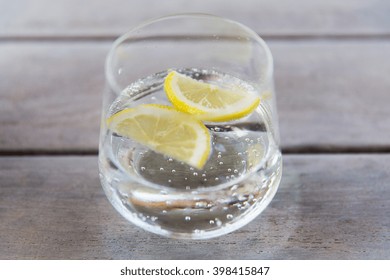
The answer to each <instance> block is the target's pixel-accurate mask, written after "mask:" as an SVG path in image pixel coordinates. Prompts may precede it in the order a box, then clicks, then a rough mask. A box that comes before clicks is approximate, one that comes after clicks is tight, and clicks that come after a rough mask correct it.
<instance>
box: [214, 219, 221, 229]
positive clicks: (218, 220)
mask: <svg viewBox="0 0 390 280" xmlns="http://www.w3.org/2000/svg"><path fill="white" fill-rule="evenodd" d="M215 223H216V224H217V226H219V227H220V226H222V222H221V220H220V219H215Z"/></svg>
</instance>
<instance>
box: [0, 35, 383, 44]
mask: <svg viewBox="0 0 390 280" xmlns="http://www.w3.org/2000/svg"><path fill="white" fill-rule="evenodd" d="M121 35H122V34H102V35H89V34H79V35H27V34H26V35H3V36H1V35H0V43H4V42H111V41H114V40H116V39H117V38H118V37H119V36H121ZM258 35H259V36H260V37H261V38H263V39H264V40H266V41H388V40H390V33H379V34H368V33H367V34H364V33H360V34H348V33H345V34H295V35H294V34H258Z"/></svg>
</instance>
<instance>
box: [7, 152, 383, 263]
mask: <svg viewBox="0 0 390 280" xmlns="http://www.w3.org/2000/svg"><path fill="white" fill-rule="evenodd" d="M96 162H97V158H96V157H95V156H84V157H77V156H66V157H33V158H20V157H3V158H1V159H0V181H1V188H0V205H1V208H0V209H1V211H0V217H1V225H0V227H1V232H2V235H1V242H0V252H1V256H2V258H5V259H8V258H15V257H17V258H22V259H25V258H27V259H57V258H61V259H80V258H82V259H84V258H87V259H101V258H104V259H145V258H146V259H339V258H342V259H343V258H345V259H383V258H388V257H389V250H390V246H389V241H390V240H389V227H390V221H389V219H388V213H390V204H389V203H388V202H389V197H390V188H389V186H388V182H389V181H390V156H389V155H380V156H377V155H322V156H319V155H288V156H285V158H284V167H285V169H284V171H285V172H284V175H283V182H282V184H281V187H280V190H279V191H278V193H277V195H276V196H275V198H274V200H273V201H272V202H271V204H270V206H269V207H268V208H267V209H266V210H265V212H264V213H263V214H262V215H260V216H259V217H258V218H256V219H255V220H254V221H253V222H252V223H250V224H249V225H247V226H245V227H244V228H242V229H241V230H239V231H236V232H234V233H231V234H229V235H227V236H224V237H220V238H215V239H210V240H204V241H178V240H171V239H167V238H164V237H159V236H156V235H154V234H149V233H146V232H144V231H143V230H141V229H139V228H137V227H135V226H133V225H131V224H129V223H127V222H126V221H124V219H123V218H122V217H120V215H119V214H117V213H116V211H114V209H113V208H112V206H111V205H110V204H109V202H108V201H107V199H106V197H105V196H104V194H103V191H102V189H101V187H100V185H99V180H98V176H97V172H96V170H97V163H96ZM313 162H315V164H313Z"/></svg>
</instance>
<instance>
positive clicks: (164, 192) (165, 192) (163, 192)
mask: <svg viewBox="0 0 390 280" xmlns="http://www.w3.org/2000/svg"><path fill="white" fill-rule="evenodd" d="M160 193H161V194H168V193H167V191H164V190H162V191H160Z"/></svg>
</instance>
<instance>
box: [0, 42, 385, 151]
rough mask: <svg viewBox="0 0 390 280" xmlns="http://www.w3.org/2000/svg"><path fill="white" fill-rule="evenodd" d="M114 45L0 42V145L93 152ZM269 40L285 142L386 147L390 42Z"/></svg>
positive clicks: (324, 146)
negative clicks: (106, 68) (107, 60)
mask: <svg viewBox="0 0 390 280" xmlns="http://www.w3.org/2000/svg"><path fill="white" fill-rule="evenodd" d="M109 45H110V43H109V42H36V43H2V44H0V69H7V71H5V72H2V75H1V76H0V125H1V134H0V151H2V152H3V153H7V151H8V152H10V151H11V152H12V151H14V152H18V153H25V152H29V151H30V152H32V153H33V152H34V151H35V152H50V151H51V152H53V151H54V152H55V151H59V152H70V151H71V152H73V153H83V152H96V150H97V146H98V133H99V132H98V131H99V121H100V120H99V119H100V111H101V98H102V93H103V89H104V74H103V71H104V59H105V56H106V53H107V52H108V48H109ZM269 45H270V47H271V50H272V52H273V54H274V59H275V83H276V93H277V101H278V111H279V116H280V128H281V139H282V145H283V148H284V149H286V150H289V149H290V150H300V149H301V150H302V149H303V150H305V149H306V150H307V149H308V148H309V149H310V148H311V149H313V148H314V149H317V150H322V151H324V150H329V151H332V150H336V151H338V150H343V149H344V150H345V149H354V150H359V149H362V150H365V149H366V150H367V149H370V148H371V149H373V150H375V149H379V150H380V149H389V145H390V143H389V139H390V130H389V129H388V128H389V127H390V117H389V114H388V104H389V95H388V89H389V88H390V80H389V79H388V77H387V73H389V72H390V61H389V60H388V59H385V58H386V57H390V42H387V41H371V42H360V41H356V42H355V41H341V42H334V41H295V42H291V41H270V42H269ZM147 63H155V62H154V61H151V62H148V61H145V64H147ZM144 66H145V65H144Z"/></svg>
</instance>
